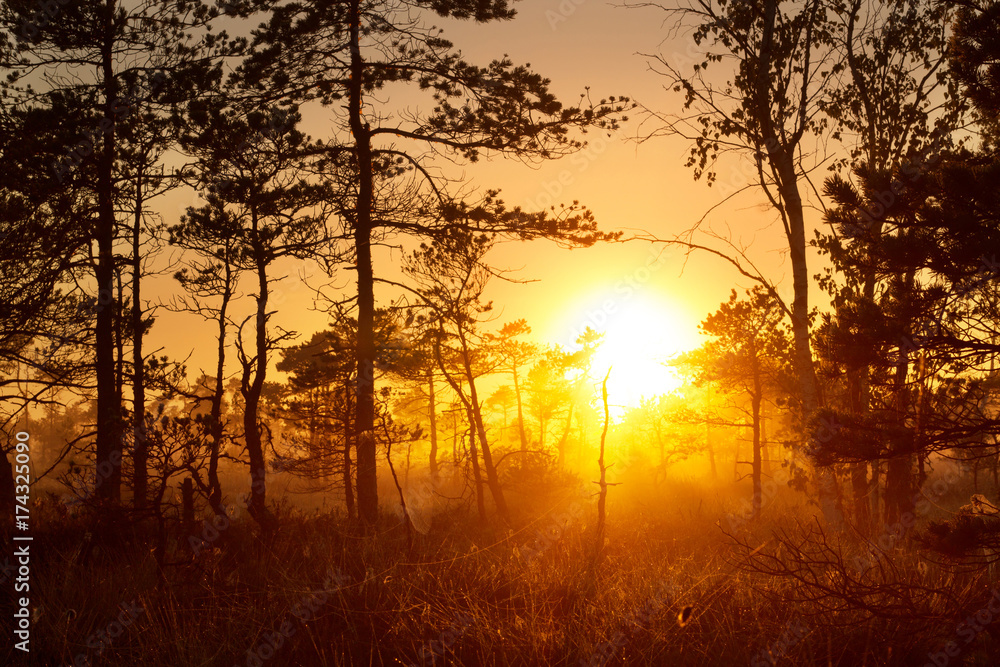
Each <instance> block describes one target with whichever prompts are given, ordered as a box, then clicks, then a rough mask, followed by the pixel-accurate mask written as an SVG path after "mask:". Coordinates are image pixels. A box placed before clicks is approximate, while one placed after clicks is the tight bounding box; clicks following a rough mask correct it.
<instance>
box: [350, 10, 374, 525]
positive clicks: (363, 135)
mask: <svg viewBox="0 0 1000 667" xmlns="http://www.w3.org/2000/svg"><path fill="white" fill-rule="evenodd" d="M349 13H350V17H349V21H350V42H351V79H350V82H349V84H348V105H347V107H348V115H349V117H350V118H349V124H350V128H351V134H353V135H354V144H355V149H356V151H357V160H358V170H359V174H358V197H357V203H356V210H355V221H354V250H355V262H356V268H357V271H358V341H357V345H358V349H357V359H358V396H357V417H356V418H355V423H354V428H355V432H356V436H357V437H356V443H357V450H358V514H359V517H360V518H361V521H362V522H363V523H364V525H366V526H369V527H370V526H373V525H374V524H375V522H376V521H377V520H378V472H377V469H376V456H375V453H376V452H375V449H376V447H375V276H374V271H373V269H372V252H371V236H372V203H373V198H374V189H373V179H374V170H373V165H372V148H371V130H370V128H369V126H368V124H367V123H365V122H364V119H363V118H362V116H361V97H362V94H363V88H362V85H363V79H364V61H363V60H362V56H361V8H360V0H351V4H350V10H349Z"/></svg>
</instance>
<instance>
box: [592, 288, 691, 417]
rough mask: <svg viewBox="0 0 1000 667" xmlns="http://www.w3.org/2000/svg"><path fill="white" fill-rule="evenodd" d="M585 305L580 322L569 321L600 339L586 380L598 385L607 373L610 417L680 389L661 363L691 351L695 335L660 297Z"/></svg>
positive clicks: (643, 295)
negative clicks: (600, 336) (587, 328)
mask: <svg viewBox="0 0 1000 667" xmlns="http://www.w3.org/2000/svg"><path fill="white" fill-rule="evenodd" d="M588 301H589V302H590V304H589V307H585V308H584V309H583V311H584V312H583V315H582V317H581V316H577V317H576V318H575V319H576V321H577V322H579V323H580V324H579V325H578V327H577V331H582V330H583V329H584V328H585V327H588V326H589V327H590V328H592V329H594V330H595V331H597V332H598V333H603V334H604V337H603V339H602V341H601V343H600V347H598V349H597V352H596V353H595V354H594V359H593V363H592V366H591V376H592V377H594V378H595V379H596V380H598V381H599V380H601V379H603V378H604V375H605V374H606V373H607V372H608V369H610V370H611V375H610V376H609V377H608V403H609V406H610V407H611V412H612V414H613V415H615V416H620V415H621V414H622V413H623V412H624V411H625V409H626V408H628V407H632V406H637V405H639V403H640V402H641V401H642V399H643V398H652V397H654V396H658V395H660V394H666V393H669V392H671V391H673V390H675V389H677V388H678V387H679V386H680V385H681V380H680V378H679V377H678V375H677V374H676V373H675V372H674V371H673V370H672V369H671V368H669V367H668V366H666V365H664V362H665V361H667V360H668V359H669V358H670V357H672V356H674V355H675V354H677V353H678V352H682V351H685V350H689V349H692V348H694V347H695V346H697V344H698V343H697V331H696V328H695V326H694V324H693V323H691V322H690V321H689V318H688V317H686V316H685V315H684V314H683V313H682V312H681V311H680V310H679V309H678V308H676V307H674V306H673V304H671V303H670V302H669V301H668V300H667V299H666V298H664V297H659V296H657V295H654V294H650V293H638V294H633V295H630V296H629V298H625V299H618V300H615V299H612V298H608V299H597V300H590V299H588ZM598 391H599V389H598Z"/></svg>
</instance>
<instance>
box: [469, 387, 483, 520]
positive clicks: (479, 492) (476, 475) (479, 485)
mask: <svg viewBox="0 0 1000 667" xmlns="http://www.w3.org/2000/svg"><path fill="white" fill-rule="evenodd" d="M465 414H466V417H467V418H468V420H469V459H470V461H471V462H472V480H473V482H474V483H475V485H476V509H477V510H479V521H480V522H481V523H483V524H484V525H485V524H486V499H485V498H484V497H483V474H482V472H480V470H479V455H478V454H477V453H476V424H475V419H474V418H473V416H472V407H471V406H470V405H469V404H468V403H466V405H465Z"/></svg>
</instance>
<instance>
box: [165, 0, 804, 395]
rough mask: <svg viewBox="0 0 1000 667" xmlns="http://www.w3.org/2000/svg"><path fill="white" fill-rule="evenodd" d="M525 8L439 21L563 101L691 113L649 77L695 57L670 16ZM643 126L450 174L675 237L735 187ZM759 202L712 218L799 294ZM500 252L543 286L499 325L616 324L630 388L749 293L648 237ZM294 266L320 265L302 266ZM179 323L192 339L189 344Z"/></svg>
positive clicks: (318, 321)
mask: <svg viewBox="0 0 1000 667" xmlns="http://www.w3.org/2000/svg"><path fill="white" fill-rule="evenodd" d="M516 7H517V9H518V16H517V17H516V18H515V19H514V20H513V21H510V22H506V23H502V24H487V25H477V24H473V23H464V22H457V21H436V24H437V25H439V26H441V27H444V28H445V33H444V36H445V37H447V38H450V39H451V40H452V41H453V42H454V43H455V45H456V47H458V48H460V49H461V50H462V52H463V54H464V55H465V57H466V59H468V60H469V61H471V62H473V63H476V64H481V65H485V64H487V63H488V62H489V61H490V60H492V59H494V58H499V57H502V56H503V55H504V54H507V55H509V56H510V58H511V59H512V60H513V61H514V62H515V63H530V64H531V66H532V68H533V69H534V70H535V71H536V72H538V73H540V74H542V75H543V76H545V77H547V78H549V79H551V80H552V88H553V90H554V92H555V93H556V94H557V96H558V97H559V98H560V99H561V100H562V101H563V103H564V104H567V105H569V104H575V103H576V100H577V99H578V98H579V95H580V94H581V93H582V92H583V91H584V89H585V87H586V86H589V87H590V92H591V95H592V96H593V97H594V98H595V99H599V98H601V97H603V96H607V95H626V96H629V97H631V98H632V99H634V100H637V101H639V102H641V103H643V104H645V105H646V106H648V107H650V108H653V109H657V110H659V111H676V110H678V108H679V104H680V96H679V95H677V94H674V93H673V92H668V91H664V90H663V88H662V80H661V79H660V77H659V76H658V75H656V74H655V73H653V72H651V71H649V69H648V66H647V62H646V61H647V59H646V58H645V57H643V56H642V55H639V53H640V52H647V53H651V52H660V53H664V54H666V55H667V56H668V57H671V58H675V59H676V58H684V57H686V56H685V53H686V52H687V51H688V50H689V47H690V42H689V41H688V40H687V39H686V38H684V37H679V38H677V39H673V40H667V37H668V29H667V27H666V26H664V25H663V24H662V20H663V18H664V16H663V14H662V12H658V11H656V10H653V9H626V8H622V7H619V6H613V5H610V4H607V3H605V2H601V1H599V0H576V1H575V2H574V0H562V1H561V2H560V1H557V0H541V1H534V0H532V1H530V2H520V3H517V4H516ZM665 40H667V41H665ZM391 101H393V102H395V100H391ZM306 118H307V119H309V118H310V116H309V114H306ZM642 120H643V117H642V114H641V113H633V114H631V119H630V120H629V122H628V123H626V124H625V126H624V127H623V128H622V130H621V131H619V132H618V133H616V134H615V135H614V136H611V137H608V136H607V135H606V133H598V132H590V133H588V135H587V136H586V137H585V138H586V139H587V141H588V142H589V146H588V147H587V148H586V149H584V150H583V151H582V152H581V153H579V154H577V155H574V156H571V157H568V158H564V159H561V160H556V161H551V162H549V163H546V164H543V165H540V166H536V167H531V166H526V165H524V164H521V163H519V162H516V161H509V160H506V161H505V160H492V161H487V162H484V163H480V164H476V165H471V166H467V167H462V166H456V167H453V168H451V170H450V174H451V175H453V176H462V175H464V176H466V177H468V178H469V179H471V181H472V183H474V184H475V185H476V186H478V187H480V188H486V187H490V188H494V187H496V188H501V189H502V190H503V197H504V199H505V200H506V201H507V202H508V203H510V204H520V205H522V206H524V207H525V208H528V209H529V210H538V209H539V208H542V207H544V206H547V205H550V204H553V203H554V204H558V203H561V202H565V203H569V202H571V201H572V200H574V199H578V200H579V201H580V202H581V203H582V204H584V205H586V206H588V207H589V208H590V209H591V210H592V211H593V212H594V213H595V215H596V217H597V220H598V222H599V224H600V226H601V228H602V229H605V230H612V229H623V230H648V231H650V232H652V233H654V234H656V235H657V236H659V237H669V236H672V235H674V234H676V233H679V232H681V231H683V230H685V229H687V228H688V227H690V226H691V225H692V224H693V223H694V222H695V221H696V220H698V219H699V218H700V217H701V216H702V215H703V214H704V213H705V212H706V211H707V210H708V209H709V208H710V207H711V206H713V205H714V204H716V203H717V202H719V201H720V200H721V199H722V198H723V192H722V191H721V190H720V188H719V187H718V186H715V187H712V188H709V187H707V186H706V185H705V184H704V183H703V182H695V181H694V180H693V178H692V173H691V171H690V170H689V169H687V168H685V167H684V161H685V158H686V155H687V150H688V145H687V143H686V142H685V141H683V140H681V139H655V140H651V141H648V142H645V143H642V144H641V145H640V144H639V143H638V142H636V141H635V140H634V138H635V137H636V136H637V135H641V134H642V133H643V132H646V131H649V130H651V129H652V128H653V127H654V125H652V124H649V123H647V124H646V125H643V123H642ZM313 122H315V123H317V125H321V122H319V121H313ZM307 130H309V131H310V132H315V136H324V134H326V133H325V132H324V130H323V128H322V127H321V126H316V127H309V126H307ZM720 173H721V180H730V179H731V178H733V175H735V178H736V180H737V181H739V180H740V179H742V177H741V176H739V165H738V164H737V163H735V162H734V163H729V164H727V165H725V166H724V168H722V169H720ZM760 201H761V199H760V198H759V197H756V196H752V195H746V196H743V197H742V198H740V199H738V200H737V202H736V203H733V204H729V205H727V206H726V207H724V208H722V209H720V210H719V211H717V212H715V213H713V215H712V216H711V217H710V218H709V221H710V222H711V225H712V226H713V227H714V228H715V229H717V230H720V231H721V230H725V229H726V228H727V227H728V228H730V229H731V230H732V235H733V237H734V239H736V240H737V241H738V242H740V243H742V244H744V245H746V244H750V243H752V251H751V255H752V256H753V257H754V259H755V261H757V262H758V265H759V266H761V267H762V268H763V269H764V270H765V271H766V272H767V273H768V274H769V276H770V277H772V278H773V279H774V280H776V281H778V282H780V283H781V286H782V287H783V289H782V291H783V292H784V293H786V294H789V295H790V292H791V289H790V282H791V280H790V271H789V270H788V268H787V266H786V262H785V258H784V255H783V254H782V253H780V249H781V248H782V247H783V245H784V239H783V235H782V234H781V232H780V228H779V226H778V225H777V224H776V220H775V216H774V214H773V213H772V212H771V211H769V210H767V209H766V208H765V207H762V206H760ZM164 203H165V206H164V210H163V215H164V217H165V221H166V222H168V223H174V222H176V218H177V216H178V215H179V214H180V212H181V211H182V210H183V208H184V206H186V205H189V204H192V203H196V199H195V198H194V197H193V195H192V194H191V193H185V194H178V195H177V196H174V197H172V198H171V199H170V200H165V202H164ZM626 233H628V232H626ZM810 237H811V232H810ZM661 253H662V254H661ZM490 258H491V260H492V261H493V262H494V263H495V264H496V265H498V266H500V267H503V268H508V269H519V271H517V273H516V274H515V275H516V277H518V278H519V279H522V280H531V281H535V282H531V283H529V284H504V283H502V282H499V281H497V282H495V283H494V284H492V285H491V287H490V290H489V293H488V296H489V297H490V298H492V299H493V300H494V302H495V304H496V305H497V307H498V308H497V310H498V321H497V325H498V326H499V325H500V324H502V323H503V322H506V321H510V320H513V319H517V318H522V317H523V318H525V319H526V320H527V321H528V323H529V324H530V325H531V327H532V328H533V330H534V334H535V336H536V338H537V339H538V340H540V341H542V342H552V343H560V344H563V345H568V344H571V343H572V342H573V340H574V338H575V336H576V335H577V334H578V333H579V331H580V330H581V329H582V328H583V327H584V326H587V325H588V324H589V325H592V326H594V328H596V329H599V330H603V329H604V328H605V327H607V328H608V330H609V334H608V344H607V347H608V349H607V350H606V352H605V355H604V356H605V358H606V359H605V362H606V363H613V364H615V366H616V369H619V370H616V372H615V374H616V375H618V379H619V385H618V388H617V391H618V393H623V392H627V391H630V390H629V389H628V388H627V385H629V384H632V385H635V384H640V383H639V382H638V381H639V379H640V378H639V376H640V375H642V376H643V377H642V378H641V379H642V381H643V383H644V384H643V386H646V387H647V388H648V389H647V392H646V393H648V391H652V390H653V388H655V387H657V386H659V384H660V383H661V380H659V379H657V377H658V375H659V374H660V373H661V370H660V369H659V367H658V361H659V359H660V358H661V357H663V356H666V355H668V354H670V353H672V352H674V351H676V350H678V349H688V348H691V347H694V346H696V345H697V344H699V343H700V340H699V339H700V338H701V337H700V336H699V335H698V333H697V324H698V322H699V321H700V320H701V319H703V318H704V317H705V316H706V315H707V314H708V313H709V312H712V311H714V310H715V308H716V307H717V306H718V305H719V303H720V302H722V301H724V300H726V299H727V298H728V295H729V290H730V289H731V288H732V287H733V286H734V285H739V286H742V287H746V286H749V282H748V281H747V280H746V279H743V278H742V277H741V276H739V275H738V274H736V273H735V272H734V271H733V270H731V269H730V267H729V266H728V265H727V264H725V263H724V262H722V261H721V260H718V259H716V258H713V257H710V256H707V255H697V254H696V255H693V256H692V257H691V258H690V259H689V261H688V262H687V264H686V267H685V265H684V264H685V263H684V255H683V253H682V252H680V251H679V250H676V249H674V250H671V249H665V248H663V247H652V246H651V245H650V244H649V243H646V242H632V243H625V244H614V245H605V246H602V247H593V248H587V249H577V250H572V251H567V250H561V249H558V248H556V247H555V246H554V245H553V244H551V243H548V242H544V241H543V242H532V243H511V244H505V245H503V246H500V247H498V248H497V249H496V250H495V251H494V252H493V253H492V254H491V257H490ZM813 264H816V262H815V261H814V262H813ZM397 265H398V257H390V256H387V255H382V256H380V257H378V258H377V264H376V275H379V274H385V273H387V272H389V273H392V272H394V271H395V267H396V266H397ZM286 270H287V271H288V272H290V273H294V272H301V271H303V270H305V271H308V270H309V269H308V268H306V267H302V266H297V265H296V264H294V263H290V264H288V265H286ZM682 271H683V272H682ZM810 272H811V273H813V272H814V271H813V270H812V269H811V270H810ZM352 280H353V274H352V273H350V272H347V271H345V272H343V273H341V274H340V275H339V276H338V277H337V282H338V283H339V284H341V285H350V281H352ZM383 295H384V296H385V295H387V293H385V292H383ZM274 302H275V305H276V307H277V309H278V311H279V312H278V314H277V315H276V318H277V319H276V321H277V322H281V323H282V324H283V325H284V326H286V327H287V328H295V329H296V330H298V331H299V332H300V333H301V334H303V335H304V336H308V335H309V334H311V333H312V332H314V331H316V330H317V329H320V328H322V327H324V326H326V318H325V316H323V315H322V314H320V313H316V312H311V311H310V308H311V292H310V290H309V289H307V288H304V287H303V286H302V285H301V284H299V283H298V281H297V279H296V278H294V277H293V278H290V279H289V280H286V281H285V282H284V283H283V284H282V285H279V286H278V288H277V294H276V296H275V297H274ZM246 307H249V301H248V303H247V304H246ZM161 322H162V326H158V327H154V329H153V332H152V333H151V337H150V341H151V344H152V345H153V346H159V345H164V346H167V350H168V351H172V354H174V355H176V356H179V355H181V354H182V352H181V350H180V349H179V348H183V347H184V342H183V341H185V340H187V339H188V338H191V339H192V340H193V342H192V343H191V344H189V346H188V347H189V348H190V349H191V351H192V357H191V361H190V364H189V366H191V367H192V368H191V370H192V371H197V370H198V368H199V367H201V368H205V369H208V368H210V367H211V357H210V356H209V354H210V349H211V348H210V346H208V345H205V344H203V342H202V338H203V337H207V336H211V332H212V329H211V327H208V326H200V325H199V324H198V323H197V322H195V321H193V320H188V319H185V320H184V323H183V324H181V323H180V321H179V320H177V319H176V318H175V317H173V316H169V317H166V316H165V317H164V318H163V319H162V320H161ZM180 329H182V330H183V336H180V337H179V336H178V335H177V334H178V331H179V330H180ZM204 342H207V340H205V341H204ZM643 359H644V360H645V361H643ZM629 369H631V370H629Z"/></svg>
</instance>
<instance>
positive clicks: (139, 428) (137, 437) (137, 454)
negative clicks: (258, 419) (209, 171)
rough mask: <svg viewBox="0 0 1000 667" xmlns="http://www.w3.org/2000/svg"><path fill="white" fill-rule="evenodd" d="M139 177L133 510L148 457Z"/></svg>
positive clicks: (144, 486) (138, 184)
mask: <svg viewBox="0 0 1000 667" xmlns="http://www.w3.org/2000/svg"><path fill="white" fill-rule="evenodd" d="M142 207H143V198H142V175H141V172H140V174H139V175H138V176H136V181H135V220H134V221H133V224H132V416H133V437H132V440H133V442H132V490H133V491H132V493H133V499H132V504H133V506H134V507H135V508H136V509H137V510H143V509H145V508H146V495H147V493H148V486H149V483H148V476H147V471H146V466H147V460H148V458H149V453H148V449H147V447H148V443H147V442H146V369H145V364H144V362H143V356H142V335H143V330H142V329H143V324H142V301H141V300H140V299H141V296H142V291H141V289H140V288H141V285H142V255H141V254H140V247H139V242H140V240H141V238H140V237H141V232H142Z"/></svg>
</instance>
